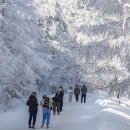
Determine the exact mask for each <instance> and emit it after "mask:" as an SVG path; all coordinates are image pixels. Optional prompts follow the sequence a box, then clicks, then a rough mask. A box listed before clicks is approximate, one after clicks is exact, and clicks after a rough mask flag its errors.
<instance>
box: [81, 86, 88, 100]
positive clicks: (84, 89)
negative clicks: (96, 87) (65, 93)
mask: <svg viewBox="0 0 130 130" xmlns="http://www.w3.org/2000/svg"><path fill="white" fill-rule="evenodd" d="M86 93H87V87H86V86H85V85H83V87H82V88H81V103H82V101H83V99H84V103H85V102H86Z"/></svg>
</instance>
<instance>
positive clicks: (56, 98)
mask: <svg viewBox="0 0 130 130" xmlns="http://www.w3.org/2000/svg"><path fill="white" fill-rule="evenodd" d="M52 100H53V102H60V97H59V96H58V95H55V96H54V97H53V98H52Z"/></svg>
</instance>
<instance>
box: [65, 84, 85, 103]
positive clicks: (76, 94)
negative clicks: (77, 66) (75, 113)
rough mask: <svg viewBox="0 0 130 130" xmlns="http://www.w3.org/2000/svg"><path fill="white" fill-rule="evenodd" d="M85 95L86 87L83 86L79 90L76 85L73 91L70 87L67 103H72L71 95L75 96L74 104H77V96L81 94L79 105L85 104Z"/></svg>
mask: <svg viewBox="0 0 130 130" xmlns="http://www.w3.org/2000/svg"><path fill="white" fill-rule="evenodd" d="M86 93H87V87H86V86H85V85H83V86H82V88H81V89H80V87H79V86H78V85H76V87H75V88H74V90H73V88H72V87H70V88H69V89H68V95H69V102H72V97H73V95H75V99H76V102H78V101H79V95H80V94H81V103H82V102H84V103H85V102H86Z"/></svg>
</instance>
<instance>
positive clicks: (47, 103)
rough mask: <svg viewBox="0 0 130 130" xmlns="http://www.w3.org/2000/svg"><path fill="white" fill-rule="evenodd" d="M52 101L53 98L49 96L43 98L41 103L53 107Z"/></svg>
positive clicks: (46, 106)
mask: <svg viewBox="0 0 130 130" xmlns="http://www.w3.org/2000/svg"><path fill="white" fill-rule="evenodd" d="M52 103H53V101H52V99H51V98H50V97H47V98H45V99H42V100H41V102H40V105H41V106H42V108H48V109H51V108H52Z"/></svg>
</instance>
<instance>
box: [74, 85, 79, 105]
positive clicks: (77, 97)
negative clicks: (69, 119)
mask: <svg viewBox="0 0 130 130" xmlns="http://www.w3.org/2000/svg"><path fill="white" fill-rule="evenodd" d="M74 95H75V99H76V102H78V101H79V95H80V89H79V87H78V85H76V87H75V89H74Z"/></svg>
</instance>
